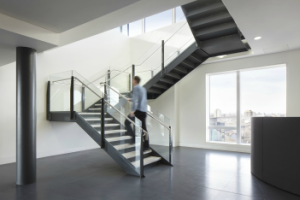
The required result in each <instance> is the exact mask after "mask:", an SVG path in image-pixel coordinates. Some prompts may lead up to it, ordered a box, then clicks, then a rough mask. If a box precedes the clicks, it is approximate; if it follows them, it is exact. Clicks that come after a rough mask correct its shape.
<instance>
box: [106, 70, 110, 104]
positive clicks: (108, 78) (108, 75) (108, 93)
mask: <svg viewBox="0 0 300 200" xmlns="http://www.w3.org/2000/svg"><path fill="white" fill-rule="evenodd" d="M107 84H108V86H110V70H108V71H107ZM106 89H107V88H106ZM106 92H107V97H108V99H107V100H108V102H110V101H109V99H110V88H109V87H108V90H107V91H106Z"/></svg>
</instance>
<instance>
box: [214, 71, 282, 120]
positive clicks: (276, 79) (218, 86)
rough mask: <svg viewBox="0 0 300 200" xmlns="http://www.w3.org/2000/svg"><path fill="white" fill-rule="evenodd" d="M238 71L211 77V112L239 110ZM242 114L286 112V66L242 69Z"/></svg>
mask: <svg viewBox="0 0 300 200" xmlns="http://www.w3.org/2000/svg"><path fill="white" fill-rule="evenodd" d="M236 79H237V78H236V72H231V73H226V74H218V75H211V76H210V113H213V112H214V110H216V109H220V110H221V111H222V113H223V114H225V113H236V91H237V89H236V82H237V81H236ZM240 91H241V94H240V95H241V96H240V99H241V113H242V114H243V113H244V112H245V111H246V110H252V111H253V112H256V113H258V112H260V113H266V114H271V113H280V114H285V112H286V67H285V65H282V66H280V67H274V68H264V69H256V70H255V69H254V70H251V71H250V70H247V71H241V72H240Z"/></svg>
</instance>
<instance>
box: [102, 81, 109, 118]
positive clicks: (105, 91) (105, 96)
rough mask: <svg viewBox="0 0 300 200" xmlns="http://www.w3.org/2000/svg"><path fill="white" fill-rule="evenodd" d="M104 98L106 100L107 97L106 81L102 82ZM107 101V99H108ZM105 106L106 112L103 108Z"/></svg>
mask: <svg viewBox="0 0 300 200" xmlns="http://www.w3.org/2000/svg"><path fill="white" fill-rule="evenodd" d="M103 98H104V99H106V100H108V97H107V86H106V82H105V83H104V97H103ZM108 102H109V101H108ZM105 108H106V107H105V106H104V112H106V110H105Z"/></svg>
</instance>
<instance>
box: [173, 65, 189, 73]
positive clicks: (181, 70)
mask: <svg viewBox="0 0 300 200" xmlns="http://www.w3.org/2000/svg"><path fill="white" fill-rule="evenodd" d="M174 70H176V71H177V72H180V73H183V74H188V71H187V70H186V69H185V68H184V67H181V66H177V67H175V68H174Z"/></svg>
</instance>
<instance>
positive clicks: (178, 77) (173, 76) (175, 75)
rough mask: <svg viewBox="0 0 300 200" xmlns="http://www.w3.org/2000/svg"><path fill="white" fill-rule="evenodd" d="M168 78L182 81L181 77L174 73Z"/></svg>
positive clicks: (168, 74) (170, 73)
mask: <svg viewBox="0 0 300 200" xmlns="http://www.w3.org/2000/svg"><path fill="white" fill-rule="evenodd" d="M167 76H169V77H172V78H175V79H178V80H180V79H181V77H180V76H179V75H178V74H176V73H174V72H169V73H167Z"/></svg>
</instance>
